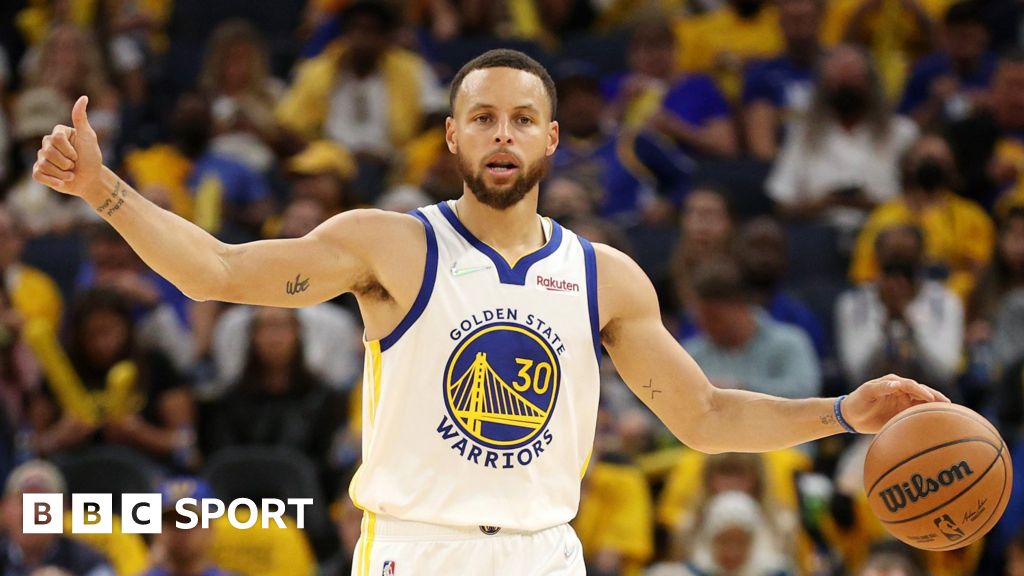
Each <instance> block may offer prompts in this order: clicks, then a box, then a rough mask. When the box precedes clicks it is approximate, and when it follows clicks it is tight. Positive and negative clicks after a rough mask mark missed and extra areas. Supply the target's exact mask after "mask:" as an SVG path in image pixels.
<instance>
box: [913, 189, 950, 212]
mask: <svg viewBox="0 0 1024 576" xmlns="http://www.w3.org/2000/svg"><path fill="white" fill-rule="evenodd" d="M905 196H906V202H907V206H909V207H910V208H911V209H912V210H923V209H925V208H927V207H929V206H933V205H935V204H938V203H939V202H940V201H941V200H942V197H943V196H944V193H943V192H942V191H937V192H934V193H932V192H926V191H925V190H922V189H921V188H918V187H916V186H914V187H911V188H908V189H907V191H906V192H905Z"/></svg>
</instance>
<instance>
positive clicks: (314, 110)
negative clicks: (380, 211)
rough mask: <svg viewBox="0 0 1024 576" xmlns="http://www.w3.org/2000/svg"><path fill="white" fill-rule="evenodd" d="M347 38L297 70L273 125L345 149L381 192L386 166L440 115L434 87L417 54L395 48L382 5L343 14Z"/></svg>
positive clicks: (365, 0)
mask: <svg viewBox="0 0 1024 576" xmlns="http://www.w3.org/2000/svg"><path fill="white" fill-rule="evenodd" d="M342 22H344V26H345V35H344V36H343V37H342V38H341V39H340V40H338V41H336V42H334V43H332V44H331V45H330V46H328V47H327V48H326V49H325V50H324V52H323V53H322V54H320V55H319V56H316V57H314V58H312V59H310V60H308V61H306V62H304V63H303V64H301V65H300V67H299V68H298V70H297V72H296V78H295V82H294V83H293V85H292V86H291V88H290V89H289V90H288V92H287V93H286V94H285V96H284V99H283V100H282V101H281V103H280V105H279V106H278V108H277V111H276V115H277V119H278V121H279V122H280V123H281V125H282V126H283V127H284V128H285V129H286V130H289V131H290V132H292V133H293V134H295V135H297V136H299V137H301V138H303V139H306V140H318V139H323V138H326V139H329V140H334V141H335V142H338V143H340V144H344V145H345V146H346V147H347V148H348V149H349V150H351V151H352V152H353V153H354V154H355V155H356V157H357V159H358V161H359V164H360V173H361V176H362V177H364V178H371V177H375V178H376V179H377V182H376V187H375V189H374V190H373V191H372V192H371V194H370V198H371V199H372V198H375V197H376V195H377V194H376V192H377V191H378V190H379V189H380V188H382V186H383V175H384V173H385V172H386V170H387V168H388V164H389V158H390V157H391V155H392V154H393V153H394V152H395V151H396V150H399V149H401V147H402V146H403V145H405V144H406V143H408V142H409V141H410V140H411V139H412V138H413V137H415V136H416V134H418V133H419V131H420V130H421V129H422V128H423V120H424V118H425V116H426V115H427V114H429V113H430V112H433V111H434V110H437V109H441V108H443V107H444V102H443V100H442V98H443V96H442V95H441V94H440V92H439V90H438V81H437V78H436V77H435V76H434V74H433V72H432V71H431V69H430V66H429V65H428V64H427V63H426V62H425V61H424V60H423V59H421V58H420V57H419V56H417V55H416V54H413V53H410V52H406V51H405V50H402V49H401V48H398V47H397V46H396V45H395V41H394V32H395V28H396V25H397V20H396V16H395V14H394V13H392V11H391V10H390V8H388V7H387V5H386V4H383V3H380V2H373V1H369V0H361V1H358V2H354V3H352V4H351V5H349V6H348V7H347V8H346V9H345V11H344V12H343V13H342Z"/></svg>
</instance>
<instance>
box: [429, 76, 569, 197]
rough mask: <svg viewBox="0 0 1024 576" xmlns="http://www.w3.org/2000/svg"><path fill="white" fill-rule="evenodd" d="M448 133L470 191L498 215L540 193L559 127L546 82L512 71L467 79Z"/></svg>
mask: <svg viewBox="0 0 1024 576" xmlns="http://www.w3.org/2000/svg"><path fill="white" fill-rule="evenodd" d="M445 132H446V134H445V138H446V140H447V142H448V149H449V150H450V151H451V152H452V153H453V154H455V155H456V157H457V161H458V168H459V172H460V173H461V174H462V178H463V180H464V181H465V183H466V186H467V187H468V188H469V190H470V192H472V193H473V195H474V196H476V198H477V200H479V201H480V202H481V203H483V204H486V205H488V206H490V207H492V208H495V209H498V210H504V209H506V208H509V207H511V206H514V205H515V204H517V203H518V202H519V201H520V200H522V199H523V197H525V196H526V194H527V193H529V192H530V191H531V190H535V189H536V187H537V183H538V182H540V180H541V179H542V178H543V177H544V175H545V173H546V172H547V167H548V157H549V156H551V155H552V154H554V153H555V148H556V147H557V146H558V123H557V122H554V121H552V120H551V104H550V100H549V99H548V96H547V93H546V92H545V90H544V84H543V82H541V79H540V78H538V77H537V76H534V75H533V74H530V73H529V72H525V71H523V70H515V69H512V68H486V69H481V70H474V71H473V72H470V73H469V74H468V75H466V78H465V79H464V80H463V82H462V86H461V87H460V89H459V93H458V94H457V95H456V97H455V109H454V111H453V116H452V117H449V118H448V120H447V121H446V122H445Z"/></svg>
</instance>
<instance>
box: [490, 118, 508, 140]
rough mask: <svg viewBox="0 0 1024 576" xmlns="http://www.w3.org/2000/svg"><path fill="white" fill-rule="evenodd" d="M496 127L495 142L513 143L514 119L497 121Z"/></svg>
mask: <svg viewBox="0 0 1024 576" xmlns="http://www.w3.org/2000/svg"><path fill="white" fill-rule="evenodd" d="M495 124H496V128H495V133H494V143H495V144H511V143H512V120H511V119H509V118H504V119H502V120H499V121H498V122H495Z"/></svg>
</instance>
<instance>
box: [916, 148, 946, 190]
mask: <svg viewBox="0 0 1024 576" xmlns="http://www.w3.org/2000/svg"><path fill="white" fill-rule="evenodd" d="M914 183H915V184H917V186H918V187H919V188H921V189H922V190H924V191H926V192H938V191H939V190H942V189H944V188H945V187H946V186H947V185H948V184H949V174H948V173H947V171H946V166H945V165H944V164H943V163H942V161H941V160H939V159H938V158H935V157H933V156H925V157H924V158H921V159H920V160H919V161H918V162H917V166H915V167H914Z"/></svg>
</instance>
